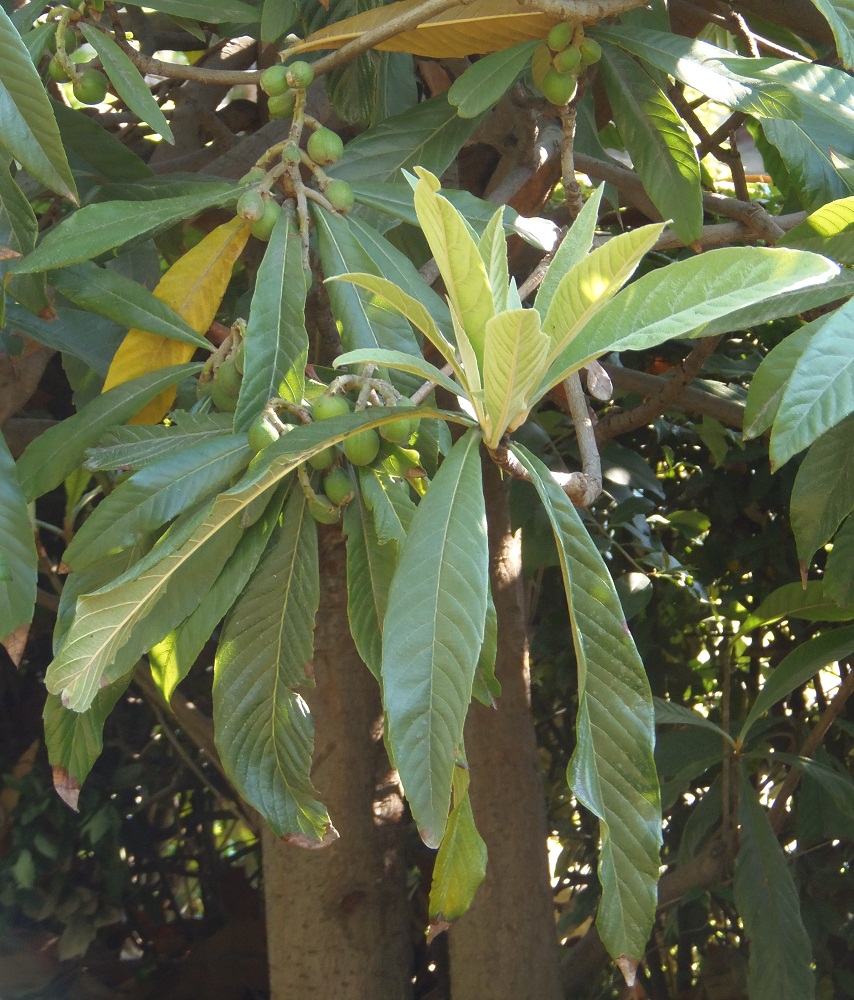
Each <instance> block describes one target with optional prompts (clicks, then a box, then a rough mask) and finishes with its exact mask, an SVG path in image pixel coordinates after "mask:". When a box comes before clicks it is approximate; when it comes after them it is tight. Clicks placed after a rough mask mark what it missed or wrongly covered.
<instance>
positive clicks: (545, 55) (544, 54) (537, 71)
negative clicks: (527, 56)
mask: <svg viewBox="0 0 854 1000" xmlns="http://www.w3.org/2000/svg"><path fill="white" fill-rule="evenodd" d="M551 68H552V50H551V49H550V48H549V47H548V45H546V44H545V42H543V44H542V45H538V46H537V48H536V49H534V54H533V55H532V56H531V78H532V79H533V81H534V83H535V84H536V85H537V86H538V87H539V88H540V89H541V90H542V87H543V77H544V76H545V75H546V73H548V71H549V70H550V69H551Z"/></svg>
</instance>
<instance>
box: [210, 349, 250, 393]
mask: <svg viewBox="0 0 854 1000" xmlns="http://www.w3.org/2000/svg"><path fill="white" fill-rule="evenodd" d="M215 381H216V382H217V383H218V384H219V385H220V386H221V387H222V389H223V391H224V392H227V393H228V395H229V396H235V397H236V396H238V395H240V383H241V382H242V381H243V377H242V376H241V374H240V372H239V371H238V370H237V365H236V364H235V363H234V358H226V359H225V361H223V363H222V364H221V365H220V366H219V368H218V369H217V373H216V380H215Z"/></svg>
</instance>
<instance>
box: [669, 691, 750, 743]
mask: <svg viewBox="0 0 854 1000" xmlns="http://www.w3.org/2000/svg"><path fill="white" fill-rule="evenodd" d="M652 700H653V704H654V706H655V724H656V725H657V726H667V725H673V726H699V727H700V728H701V729H710V730H711V731H712V732H713V733H717V734H718V735H719V736H721V737H723V739H725V740H726V741H727V742H728V743H732V742H733V739H732V737H731V736H730V735H729V734H728V733H726V732H725V731H724V730H723V729H721V727H720V726H719V725H717V723H714V722H712V720H711V719H707V718H706V717H705V716H703V715H700V713H699V712H695V711H694V710H693V709H690V708H686V707H685V706H684V705H677V704H676V703H675V702H673V701H665V700H664V698H653V699H652Z"/></svg>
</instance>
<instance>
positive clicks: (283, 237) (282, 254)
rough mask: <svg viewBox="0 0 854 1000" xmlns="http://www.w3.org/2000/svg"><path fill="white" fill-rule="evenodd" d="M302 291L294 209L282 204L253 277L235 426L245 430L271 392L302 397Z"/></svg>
mask: <svg viewBox="0 0 854 1000" xmlns="http://www.w3.org/2000/svg"><path fill="white" fill-rule="evenodd" d="M305 292H306V275H305V273H304V272H303V268H302V248H301V243H300V236H299V232H298V230H297V223H296V213H295V212H294V210H293V208H292V206H291V205H290V204H289V203H288V204H286V205H285V206H284V207H283V208H282V211H281V213H280V215H279V218H278V220H277V222H276V225H275V228H274V229H273V234H272V236H271V237H270V242H269V243H268V244H267V250H266V252H265V254H264V259H263V260H262V261H261V266H260V267H259V268H258V275H257V277H256V280H255V291H254V293H253V295H252V304H251V306H250V308H249V322H248V324H247V326H246V341H245V347H244V359H243V381H242V383H241V385H240V397H239V399H238V401H237V410H236V412H235V414H234V427H235V430H247V429H248V428H249V426H250V425H251V424H252V421H253V420H255V418H256V417H257V416H258V415H259V414H260V413H261V412H262V410H263V409H264V407H265V406H266V405H267V402H268V401H269V400H270V399H272V398H273V397H280V398H283V399H287V400H290V401H291V402H293V403H298V402H300V400H301V399H302V396H303V389H304V387H305V363H306V360H307V358H308V333H307V332H306V329H305Z"/></svg>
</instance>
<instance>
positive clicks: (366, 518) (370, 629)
mask: <svg viewBox="0 0 854 1000" xmlns="http://www.w3.org/2000/svg"><path fill="white" fill-rule="evenodd" d="M360 478H361V476H360ZM344 534H345V535H346V536H347V617H348V618H349V621H350V632H351V633H352V635H353V641H354V642H355V644H356V649H357V650H358V653H359V656H361V658H362V659H363V660H364V661H365V666H367V668H368V670H370V672H371V673H372V674H373V675H374V677H376V678H377V679H378V680H379V677H380V671H381V668H382V629H383V620H384V618H385V613H386V606H387V604H388V592H389V587H390V585H391V581H392V577H393V576H394V571H395V569H396V567H397V557H398V553H399V551H400V546H399V545H398V543H397V542H396V541H395V542H388V541H386V542H381V541H380V539H379V537H378V535H377V529H376V525H375V523H374V516H373V514H372V512H371V510H370V509H369V508H368V505H367V503H366V501H365V498H364V497H363V496H362V493H361V490H356V495H355V496H354V497H353V499H352V500H351V501H350V503H349V504H348V505H347V509H346V511H345V512H344Z"/></svg>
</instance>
